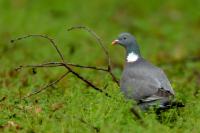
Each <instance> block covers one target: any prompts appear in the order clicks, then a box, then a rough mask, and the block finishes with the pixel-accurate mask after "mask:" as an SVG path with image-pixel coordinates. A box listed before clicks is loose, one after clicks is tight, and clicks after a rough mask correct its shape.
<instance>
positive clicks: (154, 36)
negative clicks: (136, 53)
mask: <svg viewBox="0 0 200 133" xmlns="http://www.w3.org/2000/svg"><path fill="white" fill-rule="evenodd" d="M199 9H200V1H199V0H185V1H183V0H164V1H161V0H151V1H148V2H147V1H146V0H123V1H122V0H100V1H89V0H85V1H81V0H0V61H1V63H0V68H1V69H0V94H1V96H6V97H7V96H8V98H9V99H10V103H9V104H11V105H12V104H13V101H12V98H16V97H20V95H25V94H26V93H28V92H30V91H33V90H34V89H35V87H36V88H37V87H39V86H41V84H45V83H47V81H52V80H54V79H55V77H58V75H60V74H61V73H63V71H65V70H62V69H61V70H60V69H53V70H52V69H51V70H50V69H42V70H41V71H39V70H38V71H37V72H38V74H37V77H35V76H30V75H32V72H31V70H26V71H22V72H20V74H18V73H17V74H16V72H15V71H13V70H14V68H15V67H17V66H19V65H22V64H38V63H44V62H49V61H59V57H58V55H57V53H56V52H55V49H53V48H52V46H50V45H49V42H48V41H47V40H44V39H41V38H28V39H25V40H21V41H18V42H16V43H15V44H11V43H10V40H11V39H15V38H17V37H21V36H24V35H28V34H43V35H48V36H49V37H51V38H53V39H54V40H55V42H56V43H57V45H58V47H59V48H60V49H61V51H62V52H63V54H64V57H65V60H66V61H68V62H73V63H77V64H81V65H92V66H99V67H106V65H107V64H106V63H107V62H106V57H105V55H104V53H103V51H102V49H101V48H100V47H99V45H98V44H97V41H96V40H95V39H94V38H93V37H92V36H91V35H90V34H88V33H87V32H85V31H82V30H74V31H71V32H68V31H67V29H68V28H70V27H72V26H79V25H83V26H87V27H89V28H90V29H92V30H93V31H94V32H96V33H97V34H98V35H99V36H100V37H101V39H102V40H103V42H104V44H105V46H106V48H107V49H108V50H109V53H110V56H111V60H112V66H113V71H114V73H115V75H116V76H117V77H118V78H120V75H121V72H122V70H123V63H124V50H123V48H121V47H119V46H115V47H113V46H111V42H112V41H113V40H114V39H115V38H116V37H117V36H118V34H119V33H121V32H130V33H132V34H133V35H134V36H135V37H136V39H137V42H138V43H139V45H140V48H141V52H142V55H143V56H144V58H146V59H147V60H149V61H151V62H152V63H153V64H155V65H158V66H160V67H161V68H162V69H164V70H165V72H166V73H167V75H168V76H169V79H170V80H171V82H172V85H173V87H174V88H175V90H176V92H177V98H178V99H181V100H183V101H186V100H187V101H188V102H190V101H193V103H194V104H195V105H197V104H200V103H199V102H198V103H195V102H194V101H195V100H194V99H196V98H197V96H198V92H199V84H200V72H199V68H200V63H199V59H200V38H199V35H200V11H199ZM75 70H76V71H77V72H79V73H81V74H82V75H83V76H85V77H86V78H88V79H91V80H93V82H94V83H95V84H97V85H100V86H103V85H105V83H106V82H112V81H111V78H110V77H109V76H107V77H105V75H103V74H101V73H98V72H94V71H85V70H84V71H83V70H82V69H75ZM67 80H68V81H70V82H67V81H62V82H61V83H60V86H61V87H62V88H68V89H65V91H67V92H66V97H69V96H75V94H76V93H75V92H73V91H74V90H73V88H80V89H78V90H79V91H82V88H83V87H85V86H84V85H82V86H81V87H80V86H78V85H77V81H79V80H77V79H75V78H73V76H71V75H70V76H69V77H68V78H67ZM188 83H190V84H188ZM111 84H113V83H111ZM70 87H71V89H70ZM19 88H24V89H23V90H21V91H22V92H21V91H20V95H19ZM113 88H116V86H115V87H113ZM183 88H184V89H183ZM185 90H187V91H185ZM63 91H64V90H63ZM21 93H22V94H21ZM44 94H45V93H44ZM56 94H57V93H56ZM62 94H64V93H63V92H62ZM68 94H69V95H68ZM78 94H79V95H78V96H77V97H76V98H77V99H78V97H79V98H80V96H81V94H82V93H78ZM84 94H87V91H85V92H84ZM193 95H194V97H193ZM190 96H191V97H190ZM66 97H64V96H63V99H62V100H63V101H66V99H64V98H66ZM189 97H190V98H189ZM37 98H39V97H37ZM76 98H74V99H76ZM82 98H83V99H84V96H83V97H82ZM86 98H87V97H86ZM92 98H94V96H92ZM92 98H91V99H92ZM57 100H58V101H59V100H60V96H59V97H57ZM83 101H84V100H83ZM86 101H87V99H86ZM87 102H89V101H87ZM196 102H197V101H196ZM50 103H51V102H50ZM50 103H49V104H50ZM77 103H78V102H77ZM77 103H74V105H77ZM44 106H45V104H44ZM5 108H6V109H7V107H5ZM2 109H4V107H2ZM4 110H5V109H4ZM47 110H48V109H47ZM76 110H78V111H79V110H81V108H80V109H79V108H78V107H77V108H76ZM192 110H193V111H194V110H195V111H197V109H196V108H195V107H194V109H192ZM9 111H10V110H7V111H5V112H4V115H2V116H3V117H4V116H6V115H9V114H10V113H11V112H12V111H10V112H9ZM72 112H73V111H72ZM83 112H84V111H83ZM188 112H190V111H188ZM188 112H187V113H188ZM190 113H191V112H190ZM190 113H188V114H190ZM196 113H197V112H196ZM196 113H194V116H195V114H196ZM22 116H23V115H22ZM192 116H193V114H192V113H191V115H190V116H189V117H190V118H191V121H189V122H190V123H192V122H194V121H193V119H192V118H193V117H192ZM91 118H94V117H91ZM187 118H188V117H187ZM88 119H89V118H88ZM183 119H184V118H183ZM6 121H7V117H6V118H5V119H3V122H2V121H0V123H5V122H6ZM94 121H95V119H94ZM94 121H93V122H94ZM95 124H97V125H98V124H100V122H99V123H95ZM194 124H196V123H195V122H194ZM100 125H101V124H100ZM116 125H117V124H116ZM101 126H102V125H101ZM111 127H112V126H111ZM196 127H197V126H196ZM110 129H115V128H114V127H112V128H110ZM111 131H112V130H111Z"/></svg>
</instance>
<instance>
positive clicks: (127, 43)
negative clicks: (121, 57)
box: [112, 33, 141, 62]
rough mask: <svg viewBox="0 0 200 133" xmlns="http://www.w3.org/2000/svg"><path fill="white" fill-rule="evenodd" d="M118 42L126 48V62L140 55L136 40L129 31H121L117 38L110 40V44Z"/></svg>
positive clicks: (132, 60) (134, 59)
mask: <svg viewBox="0 0 200 133" xmlns="http://www.w3.org/2000/svg"><path fill="white" fill-rule="evenodd" d="M116 44H119V45H121V46H123V47H124V48H125V50H126V56H127V58H126V60H127V61H128V62H134V61H136V60H137V59H138V58H139V57H141V55H140V48H139V46H138V44H137V42H136V39H135V37H134V36H133V35H131V34H130V33H121V34H120V35H119V36H118V38H117V39H115V40H114V41H113V42H112V45H116Z"/></svg>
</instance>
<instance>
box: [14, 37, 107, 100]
mask: <svg viewBox="0 0 200 133" xmlns="http://www.w3.org/2000/svg"><path fill="white" fill-rule="evenodd" d="M29 37H41V38H45V39H47V40H49V41H50V43H51V44H52V45H53V46H54V48H55V49H56V51H57V53H58V54H59V56H60V58H61V60H62V62H60V63H58V64H60V66H64V67H65V68H66V69H67V70H68V71H69V72H71V73H72V74H73V75H75V76H76V77H77V78H79V79H80V80H82V81H83V82H85V83H86V84H87V85H89V86H90V87H92V88H93V89H95V90H97V91H99V92H102V93H104V94H105V95H106V96H108V97H110V95H109V94H108V93H106V92H104V91H103V90H102V89H100V88H98V87H96V86H95V85H94V84H93V83H92V82H90V81H89V80H87V79H85V78H84V77H82V76H81V75H79V74H78V73H77V72H75V71H74V70H73V69H72V68H70V67H69V66H68V64H67V63H65V62H66V61H64V58H63V54H62V53H61V52H60V50H59V49H58V46H57V45H56V43H55V42H54V41H53V39H52V38H50V37H48V36H44V35H39V34H34V35H27V36H24V37H19V38H17V39H14V40H11V43H14V42H16V41H19V40H22V39H26V38H29ZM52 64H54V65H55V64H56V63H52ZM74 66H75V65H74ZM41 67H42V66H41ZM44 67H45V66H44ZM47 67H48V66H47ZM79 67H80V66H79ZM20 68H23V67H22V66H21V67H19V68H18V69H20ZM88 68H89V67H88ZM90 69H94V68H90ZM34 94H37V93H33V94H31V95H29V97H30V96H32V95H34Z"/></svg>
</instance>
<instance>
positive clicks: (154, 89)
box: [120, 58, 174, 102]
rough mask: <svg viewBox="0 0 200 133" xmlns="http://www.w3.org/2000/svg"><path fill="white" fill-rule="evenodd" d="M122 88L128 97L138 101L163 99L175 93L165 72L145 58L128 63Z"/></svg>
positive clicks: (121, 84)
mask: <svg viewBox="0 0 200 133" xmlns="http://www.w3.org/2000/svg"><path fill="white" fill-rule="evenodd" d="M120 88H121V90H122V92H123V93H124V94H125V95H126V96H127V97H128V98H132V99H134V100H136V101H138V102H139V101H140V102H141V101H143V102H147V101H155V100H162V99H166V98H167V97H168V96H173V95H174V91H173V89H172V87H171V84H170V82H169V80H168V79H167V77H166V75H165V73H164V72H163V71H162V70H161V69H159V68H158V67H155V66H153V65H152V64H150V63H149V62H147V61H146V60H144V59H143V58H139V59H138V60H137V61H136V62H131V63H129V62H127V63H126V65H125V68H124V71H123V74H122V77H121V80H120ZM167 99H168V98H167Z"/></svg>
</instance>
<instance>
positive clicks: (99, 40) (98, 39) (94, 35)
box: [67, 26, 119, 86]
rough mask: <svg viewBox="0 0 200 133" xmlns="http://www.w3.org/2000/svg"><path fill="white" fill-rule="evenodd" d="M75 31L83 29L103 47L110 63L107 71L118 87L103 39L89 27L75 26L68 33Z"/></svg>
mask: <svg viewBox="0 0 200 133" xmlns="http://www.w3.org/2000/svg"><path fill="white" fill-rule="evenodd" d="M75 29H83V30H85V31H87V32H88V33H90V34H91V35H92V36H93V37H94V38H95V39H96V40H97V42H98V44H99V45H100V46H101V48H102V50H103V52H104V53H105V55H106V57H107V62H108V68H107V71H108V73H109V74H110V75H111V77H112V79H113V81H115V83H117V85H118V86H119V81H118V80H117V78H116V77H115V75H114V74H113V73H112V67H111V60H110V55H109V52H108V51H107V49H106V48H105V46H104V44H103V42H102V40H101V38H100V37H99V36H98V35H97V34H96V33H95V32H94V31H93V30H91V29H89V28H88V27H85V26H74V27H71V28H69V29H67V31H71V30H75Z"/></svg>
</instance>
